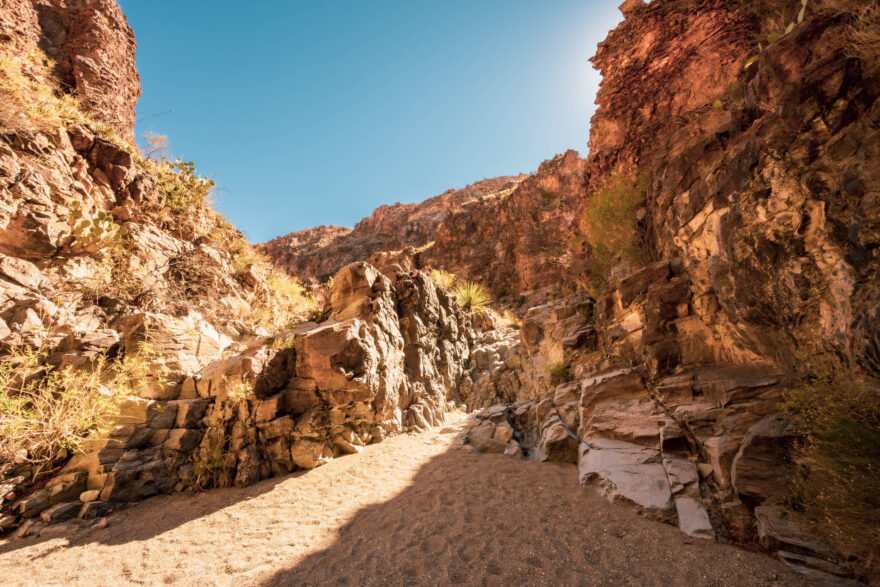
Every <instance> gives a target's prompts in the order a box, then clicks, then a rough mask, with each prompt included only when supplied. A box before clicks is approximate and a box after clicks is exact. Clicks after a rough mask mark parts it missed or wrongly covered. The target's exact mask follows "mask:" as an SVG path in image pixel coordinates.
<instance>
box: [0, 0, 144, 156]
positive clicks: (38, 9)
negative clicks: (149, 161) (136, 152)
mask: <svg viewBox="0 0 880 587" xmlns="http://www.w3.org/2000/svg"><path fill="white" fill-rule="evenodd" d="M0 41H2V42H4V43H12V44H13V45H14V46H15V48H16V49H17V52H18V53H19V54H22V55H23V54H25V53H24V52H25V51H27V50H28V47H32V46H38V47H39V48H40V49H41V50H42V51H44V52H45V53H46V55H47V56H48V57H49V58H51V59H52V60H53V61H55V71H54V75H55V78H56V82H57V84H58V89H59V91H61V92H64V93H70V94H73V95H74V96H76V97H77V98H78V99H79V101H80V104H81V105H82V107H83V109H84V110H85V111H86V112H88V113H89V114H91V115H92V116H93V117H94V118H95V120H97V121H99V122H104V123H107V124H109V125H110V126H112V127H113V128H114V129H115V130H116V132H117V134H119V135H120V136H121V137H123V138H124V139H126V140H128V141H133V140H134V117H135V113H134V106H135V103H136V102H137V100H138V98H139V97H140V95H141V89H140V77H139V76H138V73H137V68H136V67H135V46H136V43H135V39H134V33H133V32H132V30H131V28H130V27H129V26H128V21H127V20H126V18H125V15H124V14H123V13H122V10H120V8H119V6H118V5H117V4H116V2H115V1H114V0H41V1H37V0H7V1H5V2H4V3H3V6H2V7H0Z"/></svg>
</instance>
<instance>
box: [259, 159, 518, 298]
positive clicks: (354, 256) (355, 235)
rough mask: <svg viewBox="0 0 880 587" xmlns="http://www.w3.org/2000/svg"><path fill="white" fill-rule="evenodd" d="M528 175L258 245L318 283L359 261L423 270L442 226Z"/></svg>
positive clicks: (449, 192) (483, 183) (290, 269)
mask: <svg viewBox="0 0 880 587" xmlns="http://www.w3.org/2000/svg"><path fill="white" fill-rule="evenodd" d="M525 177H526V176H524V175H519V176H502V177H495V178H492V179H484V180H482V181H478V182H476V183H473V184H471V185H469V186H467V187H465V188H462V189H459V190H447V191H446V192H444V193H442V194H440V195H439V196H434V197H433V198H429V199H427V200H425V201H424V202H420V203H417V204H401V203H399V202H398V203H396V204H392V205H385V206H380V207H379V208H377V209H376V210H375V211H374V212H373V213H372V214H371V215H370V216H368V217H366V218H364V219H363V220H361V221H360V222H358V223H357V225H355V227H354V229H348V228H342V227H337V226H321V227H317V228H310V229H307V230H301V231H299V232H292V233H290V234H287V235H285V236H280V237H277V238H275V239H272V240H271V241H268V242H266V243H263V244H262V245H260V247H261V249H262V251H263V252H265V253H266V254H267V255H269V256H270V257H271V258H272V260H273V262H274V263H275V265H276V266H278V267H281V268H283V269H285V270H286V271H288V272H289V273H291V274H292V275H297V276H299V277H301V278H303V279H310V280H314V281H317V282H323V281H326V279H327V278H328V277H330V276H332V275H333V274H335V273H336V271H338V270H339V269H340V268H341V267H343V266H344V265H347V264H348V263H353V262H355V261H369V262H370V263H372V264H373V265H375V266H377V267H379V268H380V269H382V268H384V267H390V266H391V265H393V264H398V265H400V266H402V267H404V268H407V269H411V268H416V269H418V268H421V267H423V266H424V265H423V264H422V262H421V261H420V259H419V257H420V255H419V253H420V252H421V251H422V250H423V249H424V248H426V247H428V248H430V245H431V244H432V243H433V242H434V239H435V238H436V237H437V230H438V227H439V226H440V225H441V224H442V223H443V221H444V220H445V219H446V218H447V216H449V214H450V213H454V212H455V211H456V210H458V209H460V207H461V206H463V205H465V204H467V203H469V202H473V201H476V200H481V199H485V198H493V197H497V196H496V195H497V194H499V193H500V194H506V193H509V191H510V189H512V188H513V187H514V186H516V185H517V184H518V183H519V182H521V181H522V180H523V179H524V178H525Z"/></svg>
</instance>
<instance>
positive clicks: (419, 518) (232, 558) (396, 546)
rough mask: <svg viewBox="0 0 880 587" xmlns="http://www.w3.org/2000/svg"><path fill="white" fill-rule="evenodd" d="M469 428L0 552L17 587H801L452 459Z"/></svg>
mask: <svg viewBox="0 0 880 587" xmlns="http://www.w3.org/2000/svg"><path fill="white" fill-rule="evenodd" d="M462 418H463V416H461V415H455V416H453V420H452V421H451V423H450V424H448V425H447V426H445V427H441V428H439V429H436V430H433V431H430V432H425V433H422V434H412V435H403V436H398V437H395V438H391V439H388V440H386V441H385V442H383V443H381V444H376V445H372V446H369V447H367V448H366V449H365V450H364V451H363V452H362V453H360V454H357V455H352V456H346V457H344V458H339V459H336V460H334V461H332V462H331V463H329V464H327V465H325V466H323V467H320V468H318V469H315V470H313V471H309V472H306V473H299V474H292V475H289V476H286V477H279V478H274V479H268V480H266V481H263V482H261V483H258V484H256V485H253V486H251V487H247V488H244V489H219V490H212V491H208V492H204V493H201V494H198V495H192V496H188V495H181V494H177V495H166V496H159V497H155V498H152V499H149V500H147V501H145V502H143V503H140V504H137V505H134V506H131V507H128V508H126V509H124V510H122V511H120V512H117V513H115V514H113V515H111V516H110V517H109V518H108V522H109V523H108V525H107V527H106V528H103V529H101V528H95V527H93V528H89V529H85V530H81V531H80V532H78V533H75V534H72V535H68V536H66V537H57V536H56V537H46V536H45V535H44V536H40V537H36V538H27V539H15V538H7V539H5V540H2V541H0V584H4V585H120V584H148V585H155V584H175V585H414V584H424V585H437V584H474V585H503V584H505V585H603V584H605V585H625V584H629V585H662V586H664V587H669V586H672V585H688V586H689V587H693V586H696V585H767V584H783V585H799V584H803V581H802V580H801V579H799V577H798V576H797V575H795V574H794V573H793V572H792V571H790V570H789V569H788V568H787V567H785V566H784V565H783V564H782V563H780V562H779V561H777V560H775V559H772V558H770V557H768V556H765V555H762V554H757V553H750V552H746V551H743V550H738V549H736V548H733V547H730V546H724V545H720V544H715V543H711V542H707V541H703V540H695V539H690V538H688V537H687V536H685V535H684V534H682V533H681V532H680V531H679V530H678V529H677V528H675V527H673V526H670V525H666V524H661V523H658V522H652V521H649V520H646V519H644V518H642V517H640V516H639V515H637V514H636V513H635V512H634V511H633V510H632V509H631V508H629V507H627V506H625V505H622V504H613V503H609V502H608V501H607V500H606V499H605V498H603V497H602V496H600V495H599V494H598V493H597V492H596V491H595V490H593V489H592V488H589V487H587V488H584V487H581V486H579V485H578V481H577V469H576V467H574V466H573V465H560V464H549V463H538V462H531V461H518V460H515V459H512V458H510V457H506V456H503V455H477V454H474V453H472V452H470V451H466V450H461V449H459V448H454V447H453V442H454V440H455V438H456V436H457V434H458V432H459V431H460V426H461V423H462Z"/></svg>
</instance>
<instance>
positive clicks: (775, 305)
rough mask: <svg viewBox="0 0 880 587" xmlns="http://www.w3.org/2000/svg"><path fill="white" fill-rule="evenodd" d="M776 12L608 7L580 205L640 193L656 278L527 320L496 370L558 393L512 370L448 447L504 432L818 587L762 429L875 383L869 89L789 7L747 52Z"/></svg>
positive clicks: (768, 433)
mask: <svg viewBox="0 0 880 587" xmlns="http://www.w3.org/2000/svg"><path fill="white" fill-rule="evenodd" d="M785 8H786V7H784V6H783V5H782V4H777V3H770V4H766V3H763V4H760V5H759V4H758V3H751V2H740V3H724V2H708V1H707V2H705V3H702V5H701V6H699V7H696V6H694V5H693V4H691V3H685V2H675V1H671V0H670V1H667V2H660V1H655V2H652V3H651V4H640V3H639V2H633V3H630V6H628V7H627V13H628V17H627V19H626V20H625V21H624V23H622V24H621V25H620V26H619V27H618V29H617V30H615V31H614V32H612V34H611V35H609V38H608V40H607V41H605V42H604V43H602V44H601V45H600V48H599V51H598V53H597V56H596V57H595V58H594V63H595V64H596V65H597V67H598V68H600V70H602V71H603V74H604V79H603V82H602V89H601V90H600V92H599V96H598V103H599V108H598V110H597V114H596V116H595V117H594V119H593V128H592V133H591V150H590V156H589V158H588V159H587V160H586V162H585V163H584V165H585V167H584V171H583V177H584V178H585V183H586V186H585V188H584V189H585V192H586V193H589V192H590V191H592V190H594V189H596V187H598V186H601V185H602V184H603V182H604V181H606V180H607V179H608V178H609V177H611V176H616V175H625V176H634V175H645V176H647V177H648V178H649V180H650V182H649V188H648V191H647V194H646V202H645V207H644V209H643V210H642V211H641V226H642V229H643V230H644V233H645V235H646V236H647V237H648V240H649V249H650V250H649V252H650V254H651V255H652V256H653V257H654V258H655V259H666V260H663V261H658V262H655V263H653V264H650V265H648V266H646V267H644V268H642V269H640V270H638V271H636V272H634V273H631V274H629V275H627V276H626V277H624V278H623V279H620V280H619V281H618V282H616V283H615V284H614V285H613V287H612V288H611V289H610V290H606V291H604V292H602V293H601V295H597V296H596V300H595V303H594V304H592V303H589V302H586V301H585V302H584V303H581V302H577V301H575V299H571V300H561V301H559V302H556V304H554V305H547V306H544V307H537V308H532V309H531V310H529V311H528V313H527V314H526V315H525V318H524V320H523V329H522V333H521V341H520V344H519V346H518V347H517V345H516V344H515V343H512V344H510V345H508V347H506V348H505V351H504V356H506V357H507V356H515V357H517V358H518V360H519V359H520V358H521V357H529V361H528V363H529V364H530V365H532V366H533V367H535V366H537V365H545V366H555V365H560V364H562V365H565V366H566V369H565V370H560V369H554V372H558V373H563V374H566V375H567V377H569V378H571V379H572V381H571V382H570V383H561V384H558V385H557V383H558V382H554V381H553V380H552V378H551V377H550V376H549V374H548V375H545V377H544V379H543V382H544V384H545V387H544V390H543V391H542V390H541V386H540V385H538V386H537V387H536V386H535V382H536V381H540V378H539V377H537V376H535V375H533V376H532V377H528V376H523V373H525V372H527V371H528V368H527V369H525V370H522V371H518V372H517V374H518V376H519V377H518V378H517V381H518V382H520V384H521V385H520V387H519V388H515V389H514V391H512V392H511V391H504V392H502V393H499V394H498V396H497V397H498V398H499V399H500V400H502V401H504V402H509V403H507V404H506V406H505V405H502V406H496V407H493V408H491V409H490V410H488V411H486V412H484V414H482V415H481V416H480V417H479V418H478V420H477V422H475V427H474V428H473V430H472V431H471V433H470V436H472V437H473V439H474V440H473V441H471V444H472V445H473V446H475V447H476V448H477V449H478V450H500V448H501V447H500V446H497V445H492V444H491V443H487V442H486V441H485V439H486V438H491V439H493V440H498V439H495V437H494V430H495V429H497V427H498V426H499V425H502V426H504V425H507V426H510V427H511V428H512V429H513V431H514V433H513V435H512V437H511V439H510V440H508V441H507V442H508V444H511V445H512V443H518V445H519V449H520V452H522V453H525V454H529V455H534V456H536V457H537V458H542V459H551V460H564V461H570V462H577V463H578V466H579V468H580V472H581V480H582V481H583V482H585V483H597V484H598V486H599V487H600V488H601V489H602V491H604V492H606V494H607V495H608V496H609V497H611V498H613V499H621V500H626V501H630V502H633V503H635V504H636V505H637V506H638V507H639V508H641V509H642V510H643V511H645V513H647V514H649V515H652V516H655V517H658V518H661V519H667V520H677V521H678V523H679V525H680V526H681V527H682V529H684V530H685V531H687V532H690V533H692V534H694V535H695V536H707V537H711V536H712V535H714V534H716V533H719V532H725V531H729V529H730V528H732V527H737V526H741V525H742V524H743V522H742V520H743V519H746V520H747V519H748V518H749V517H750V516H751V515H755V516H757V520H758V523H757V528H758V533H759V535H760V539H761V543H762V544H763V545H764V546H765V547H767V548H771V549H773V550H777V549H778V550H779V556H780V558H782V559H783V560H786V561H787V562H789V563H790V564H792V565H794V566H796V567H798V568H800V569H801V570H805V569H809V572H810V573H812V574H813V575H812V576H813V577H814V578H817V580H820V579H818V577H822V575H821V573H828V572H831V573H834V574H845V573H846V572H847V571H846V569H845V568H844V567H842V566H839V565H840V564H841V561H840V560H838V559H836V558H835V556H834V555H833V554H832V553H831V552H830V550H829V549H828V547H827V546H825V545H822V544H821V543H820V542H818V541H816V540H815V539H814V538H811V537H809V532H808V530H807V529H806V525H805V524H803V523H802V522H800V521H795V520H792V521H791V522H790V523H789V522H785V521H784V520H782V519H781V518H780V517H779V516H781V515H782V514H780V511H781V510H780V509H779V508H778V507H777V505H778V504H780V503H781V502H782V501H783V499H784V498H785V495H786V493H787V491H788V486H789V484H790V482H791V480H792V478H793V477H792V476H793V474H794V471H795V467H794V465H793V464H792V460H791V454H790V452H789V451H790V449H791V447H792V446H793V445H794V443H795V442H796V440H797V439H798V434H799V433H798V430H797V429H796V428H794V427H793V426H792V425H791V424H790V423H787V422H785V421H784V420H782V419H781V418H780V416H779V414H778V413H777V411H778V403H779V399H780V397H781V394H782V391H783V390H784V389H785V388H786V387H788V386H791V385H797V384H798V382H799V381H800V379H801V378H802V377H803V376H805V375H810V374H816V373H828V372H835V371H840V372H848V371H850V370H853V371H854V372H855V373H856V375H857V376H862V377H867V378H869V379H870V378H876V377H877V374H878V369H877V359H876V357H877V350H876V349H877V339H878V334H877V324H876V323H877V320H876V318H877V317H876V308H877V307H878V302H880V299H878V293H880V292H878V290H877V287H876V283H877V279H876V277H877V271H878V266H880V263H878V257H877V250H878V244H880V238H878V237H880V234H878V232H877V227H876V222H875V219H877V218H880V214H878V212H880V211H878V210H877V209H876V204H877V201H878V200H877V195H878V193H880V191H878V190H880V185H878V176H877V174H876V169H875V167H876V161H877V157H878V152H877V147H878V145H880V143H878V141H877V140H876V132H877V131H876V128H877V125H878V122H880V118H878V116H880V103H878V100H877V97H878V94H880V76H878V71H877V70H876V69H870V68H869V66H868V64H866V63H863V62H861V61H859V60H857V59H853V58H850V57H847V54H846V52H845V48H844V47H843V45H842V39H843V38H844V32H843V23H841V22H839V21H837V20H834V19H829V18H827V17H824V16H821V15H819V14H818V13H817V12H812V13H811V12H810V11H809V10H808V11H807V18H805V19H804V22H803V23H801V24H798V25H797V26H794V27H793V29H792V30H791V32H789V33H788V34H786V35H783V36H782V37H781V38H780V39H779V40H778V41H776V42H774V43H772V44H770V45H769V46H765V47H764V48H763V50H762V51H760V52H759V51H758V48H757V47H756V46H755V45H754V42H753V39H754V38H755V35H758V34H762V32H761V24H762V22H761V19H760V18H756V15H759V16H768V15H771V14H773V13H774V11H777V12H778V13H779V14H783V12H784V9H785ZM763 32H764V33H766V31H763ZM752 56H754V57H755V59H754V60H752V61H753V62H752V63H749V61H748V60H749V58H750V57H752ZM587 205H589V197H587ZM475 215H476V216H478V215H479V213H475ZM485 230H486V229H483V230H482V231H481V232H485ZM586 237H587V241H588V244H587V247H588V246H589V235H586ZM438 242H439V239H438ZM435 247H436V245H435ZM587 263H589V260H587ZM487 279H491V277H489V276H487ZM562 304H566V305H569V306H575V305H577V304H580V309H578V310H574V308H570V309H566V310H563V311H562V312H560V311H559V309H558V308H557V307H556V305H562ZM572 316H574V317H575V318H572ZM566 341H568V344H566ZM498 356H499V358H500V357H501V356H502V355H501V354H500V353H499V355H498ZM504 362H506V363H511V364H513V363H514V362H515V361H511V360H510V359H505V361H504ZM496 370H497V372H499V373H503V372H504V369H503V368H502V367H498V368H497V369H496ZM536 371H537V369H533V372H536ZM508 380H510V378H508ZM873 381H874V382H875V384H876V379H873ZM508 387H510V386H508ZM536 390H537V393H538V396H537V397H535V393H536ZM490 402H491V389H490V390H489V392H488V393H487V397H486V398H485V399H480V400H479V401H477V402H476V403H475V405H479V406H483V405H487V404H488V403H490ZM493 426H494V428H493ZM490 432H491V433H490ZM576 445H577V447H578V448H577V452H575V449H574V447H575V446H576ZM506 447H507V445H505V448H504V450H507V448H506ZM509 452H510V453H511V454H517V453H516V451H514V450H510V451H509ZM745 525H746V526H747V527H748V525H749V524H748V522H746V524H745ZM786 545H787V546H786ZM795 545H796V546H795ZM793 552H794V554H792V553H793ZM821 580H830V579H829V578H828V577H827V575H825V576H824V578H823V579H821Z"/></svg>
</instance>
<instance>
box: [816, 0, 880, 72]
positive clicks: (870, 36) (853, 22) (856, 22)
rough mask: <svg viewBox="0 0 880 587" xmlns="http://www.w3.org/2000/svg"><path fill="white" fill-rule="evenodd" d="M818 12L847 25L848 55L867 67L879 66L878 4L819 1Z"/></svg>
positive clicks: (853, 0)
mask: <svg viewBox="0 0 880 587" xmlns="http://www.w3.org/2000/svg"><path fill="white" fill-rule="evenodd" d="M819 10H820V11H821V12H822V13H824V14H827V15H829V16H832V17H838V18H842V19H844V20H845V22H846V23H847V31H846V34H847V38H846V47H847V51H848V53H849V55H850V56H851V57H855V58H857V59H861V60H862V61H863V62H864V63H866V64H867V65H868V66H869V67H871V68H873V67H877V66H878V65H880V4H878V3H877V2H875V1H871V0H820V2H819Z"/></svg>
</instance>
